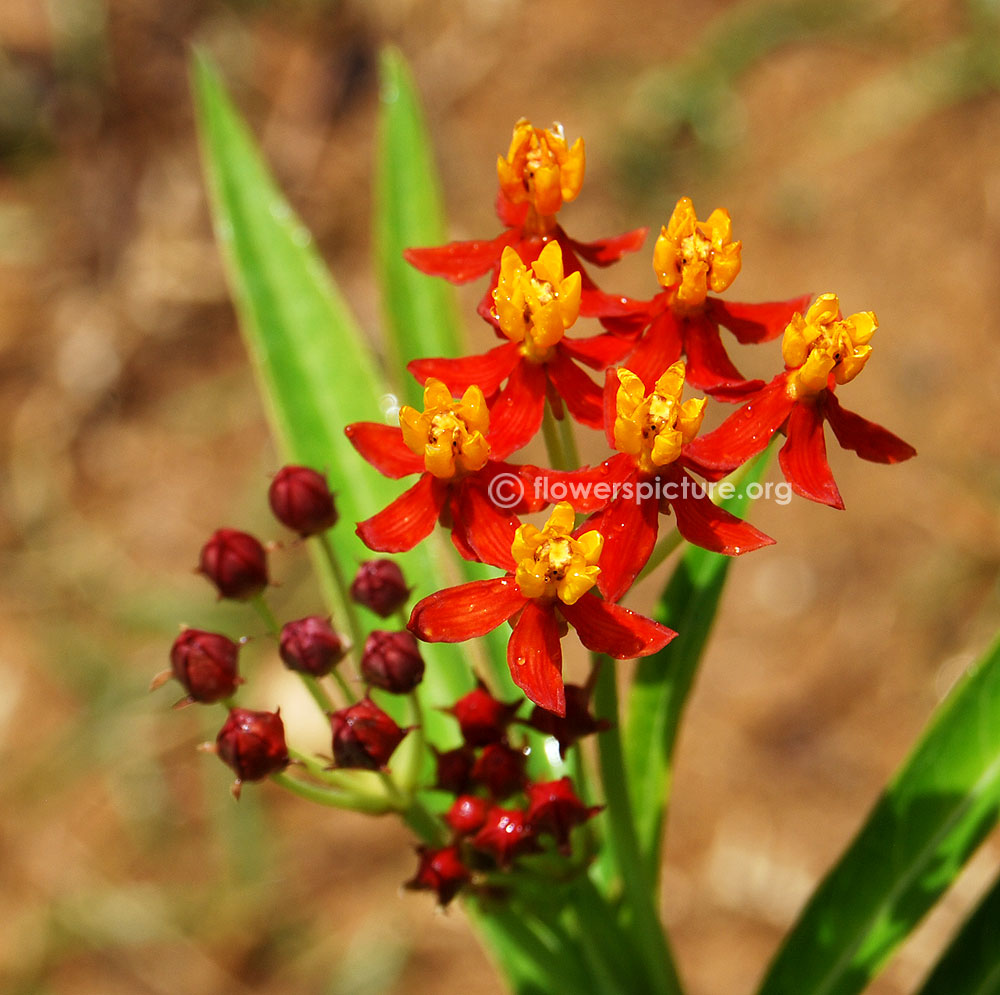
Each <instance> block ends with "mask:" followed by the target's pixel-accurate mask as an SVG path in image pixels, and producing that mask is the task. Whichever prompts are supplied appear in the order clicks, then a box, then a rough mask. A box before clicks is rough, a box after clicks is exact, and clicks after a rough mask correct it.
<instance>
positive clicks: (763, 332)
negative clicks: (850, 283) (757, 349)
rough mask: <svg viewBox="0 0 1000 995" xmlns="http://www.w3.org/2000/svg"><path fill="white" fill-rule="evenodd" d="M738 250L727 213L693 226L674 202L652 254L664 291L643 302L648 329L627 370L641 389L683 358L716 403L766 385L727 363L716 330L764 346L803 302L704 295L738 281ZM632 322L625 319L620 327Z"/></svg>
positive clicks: (684, 202) (684, 207)
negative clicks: (733, 299) (736, 300)
mask: <svg viewBox="0 0 1000 995" xmlns="http://www.w3.org/2000/svg"><path fill="white" fill-rule="evenodd" d="M741 250H742V243H741V242H734V241H733V239H732V221H731V219H730V217H729V212H728V211H726V210H724V209H723V208H721V207H719V208H716V209H715V210H714V211H712V213H711V214H710V215H709V216H708V218H707V219H706V220H705V221H699V220H698V216H697V215H696V214H695V210H694V205H693V204H692V202H691V200H690V198H688V197H682V198H681V199H680V200H679V201H678V202H677V206H676V207H675V208H674V212H673V214H672V215H671V217H670V220H669V222H668V223H667V224H666V225H664V226H663V228H662V229H661V231H660V236H659V238H658V239H657V240H656V245H655V247H654V249H653V270H654V272H655V273H656V278H657V280H658V281H659V283H660V285H661V286H662V287H663V288H664V289H663V291H662V292H661V293H659V294H657V295H656V297H654V298H653V299H652V300H651V301H649V302H648V303H647V304H646V305H645V313H644V316H643V319H642V323H643V324H644V325H645V326H646V331H645V333H644V334H643V336H642V338H641V339H640V341H639V344H638V345H637V346H636V348H635V350H634V351H633V352H632V354H631V355H630V356H629V358H628V365H629V369H631V370H632V371H633V372H634V373H635V374H636V376H638V377H639V379H640V380H642V381H643V383H644V384H645V385H646V386H647V387H651V386H652V384H653V381H654V380H655V379H656V377H658V376H659V374H660V372H661V371H662V370H665V369H666V368H667V367H668V366H670V365H671V364H672V363H675V362H676V361H677V360H678V359H679V358H680V357H681V356H686V357H687V379H688V382H689V383H691V384H692V385H693V386H695V387H699V388H701V389H702V390H705V391H708V392H709V393H711V394H712V395H713V396H714V397H716V398H718V399H719V400H728V401H734V400H739V399H740V398H741V397H742V396H744V395H746V394H748V393H752V392H753V391H754V390H758V389H760V388H761V387H763V386H764V384H763V382H762V381H760V380H747V379H746V378H745V377H744V376H743V374H742V373H740V372H739V370H737V369H736V367H735V366H734V365H733V362H732V360H731V359H730V358H729V355H728V354H727V353H726V350H725V347H724V346H723V344H722V338H721V335H720V331H719V329H720V326H721V327H724V328H727V329H729V331H731V332H732V333H733V334H734V335H735V336H736V339H737V341H738V342H741V343H744V344H749V343H755V342H767V341H769V340H770V339H773V338H775V337H777V336H778V335H780V334H781V330H782V329H783V328H784V327H785V325H786V324H787V322H788V320H789V318H790V317H791V315H792V314H793V313H794V312H795V310H796V309H799V308H802V307H804V306H805V305H806V303H807V302H808V297H799V298H795V299H794V300H790V301H782V302H777V303H769V304H735V303H726V302H724V301H722V300H720V299H719V298H717V297H712V296H710V292H711V293H712V294H720V293H722V292H723V291H724V290H727V289H728V288H729V286H730V284H731V283H732V282H733V280H735V279H736V277H737V275H738V274H739V272H740V266H741ZM636 320H637V319H636V318H635V317H633V318H630V319H628V320H627V322H626V323H625V325H623V327H626V326H632V325H634V324H635V323H636Z"/></svg>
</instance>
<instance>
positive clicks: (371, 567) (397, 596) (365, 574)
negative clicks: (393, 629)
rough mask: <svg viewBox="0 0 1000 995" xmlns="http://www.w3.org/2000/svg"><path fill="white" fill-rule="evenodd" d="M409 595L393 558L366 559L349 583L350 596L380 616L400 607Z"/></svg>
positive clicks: (386, 615) (385, 616) (401, 573)
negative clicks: (352, 581) (352, 580)
mask: <svg viewBox="0 0 1000 995" xmlns="http://www.w3.org/2000/svg"><path fill="white" fill-rule="evenodd" d="M409 596H410V589H409V588H408V587H407V586H406V579H405V578H404V577H403V571H402V570H400V569H399V566H398V564H397V563H395V562H394V561H393V560H366V561H365V562H364V563H362V564H361V566H360V567H358V573H357V576H356V577H355V578H354V583H352V584H351V597H352V598H354V600H355V601H356V602H357V603H358V604H359V605H364V606H365V607H366V608H370V609H371V610H372V611H373V612H375V614H376V615H380V616H381V617H382V618H388V617H389V616H390V615H391V614H392V613H393V612H395V611H398V610H399V609H400V608H402V607H403V605H405V604H406V600H407V598H409Z"/></svg>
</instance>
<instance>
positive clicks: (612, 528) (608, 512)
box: [585, 473, 660, 601]
mask: <svg viewBox="0 0 1000 995" xmlns="http://www.w3.org/2000/svg"><path fill="white" fill-rule="evenodd" d="M626 484H628V485H631V486H630V487H629V490H628V491H626V492H625V494H623V495H622V496H621V497H619V498H618V499H617V500H615V501H612V502H611V504H609V505H608V506H607V508H605V509H604V511H602V512H600V513H599V514H597V515H595V516H594V517H593V518H591V519H590V520H589V521H588V522H587V523H586V526H585V528H586V529H588V530H589V529H597V531H598V532H600V533H601V535H602V536H604V549H603V550H602V551H601V559H600V561H599V562H598V566H599V567H600V568H601V572H600V574H599V575H598V577H597V589H598V590H599V591H600V592H601V594H603V595H604V597H605V598H606V599H607V600H608V601H617V600H618V599H619V598H621V596H622V595H623V594H624V593H625V592H626V591H627V590H628V589H629V588H630V587H631V586H632V581H634V580H635V578H636V575H637V574H638V573H639V571H640V570H642V568H643V567H644V566H645V565H646V561H647V560H648V559H649V556H650V554H651V553H652V552H653V547H654V546H655V545H656V533H657V529H658V527H659V521H660V502H659V501H658V500H657V498H656V496H655V494H654V491H653V483H652V481H648V480H643V479H641V478H640V477H639V475H638V474H636V473H633V475H632V477H631V479H630V480H628V481H626ZM644 485H645V486H647V487H648V488H649V492H650V493H649V496H648V497H647V496H645V495H644V494H642V493H641V492H640V490H639V488H642V487H643V486H644Z"/></svg>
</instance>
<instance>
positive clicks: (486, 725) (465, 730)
mask: <svg viewBox="0 0 1000 995" xmlns="http://www.w3.org/2000/svg"><path fill="white" fill-rule="evenodd" d="M520 706H521V702H520V701H516V702H512V703H511V704H509V705H505V704H504V703H503V702H501V701H497V700H496V698H494V697H493V695H491V694H490V693H489V691H487V690H486V685H485V684H483V682H482V681H480V682H479V685H478V687H476V689H475V690H474V691H470V692H469V693H468V694H467V695H465V696H464V697H462V698H459V699H458V701H456V702H455V704H454V705H452V707H451V708H446V709H445V711H446V712H448V713H449V714H451V715H454V716H455V718H456V719H458V724H459V726H460V728H461V730H462V738H463V739H464V740H465V742H466V743H467V744H468V745H469V746H485V745H486V744H487V743H498V742H499V741H500V740H501V739H503V738H504V736H506V734H507V726H509V725H510V723H511V720H512V719H513V718H514V713H515V712H516V711H517V710H518V708H520Z"/></svg>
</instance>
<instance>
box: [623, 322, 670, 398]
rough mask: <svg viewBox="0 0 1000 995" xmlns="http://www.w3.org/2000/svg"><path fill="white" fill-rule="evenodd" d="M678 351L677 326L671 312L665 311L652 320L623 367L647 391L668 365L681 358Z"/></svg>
mask: <svg viewBox="0 0 1000 995" xmlns="http://www.w3.org/2000/svg"><path fill="white" fill-rule="evenodd" d="M681 348H682V342H681V330H680V326H679V325H678V323H677V319H676V318H675V317H674V315H673V312H671V311H670V310H669V309H667V310H665V311H661V312H660V314H658V315H657V316H656V317H655V318H654V319H653V321H652V323H651V324H650V326H649V328H647V329H646V331H645V333H644V334H643V336H642V338H641V339H639V342H638V344H637V345H636V347H635V349H634V350H633V351H632V353H631V355H629V356H628V357H627V359H626V360H625V363H624V366H625V367H626V369H629V370H631V371H632V372H633V373H634V374H635V375H636V376H637V377H638V378H639V379H640V380H641V381H642V382H643V385H644V386H645V388H646V390H647V391H649V390H652V389H653V384H655V383H656V381H657V380H658V379H659V378H660V377H661V376H663V374H664V373H665V372H666V371H667V370H668V369H669V368H670V366H671V365H672V364H673V363H676V362H677V360H678V359H680V358H681Z"/></svg>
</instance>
